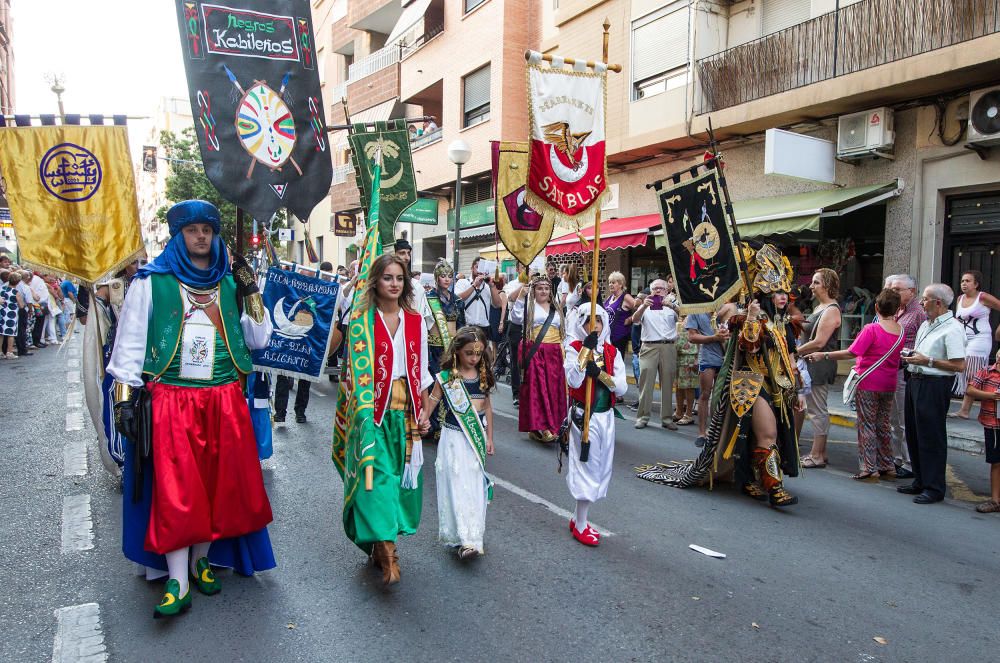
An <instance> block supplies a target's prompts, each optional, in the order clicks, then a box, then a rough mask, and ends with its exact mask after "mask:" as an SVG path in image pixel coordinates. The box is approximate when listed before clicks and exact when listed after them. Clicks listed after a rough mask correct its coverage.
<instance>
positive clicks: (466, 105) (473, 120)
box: [462, 65, 490, 127]
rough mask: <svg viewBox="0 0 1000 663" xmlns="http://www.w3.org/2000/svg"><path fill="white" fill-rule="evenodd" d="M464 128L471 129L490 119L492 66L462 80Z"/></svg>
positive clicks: (487, 66)
mask: <svg viewBox="0 0 1000 663" xmlns="http://www.w3.org/2000/svg"><path fill="white" fill-rule="evenodd" d="M462 104H463V106H462V108H463V114H462V126H463V127H471V126H474V125H477V124H479V123H480V122H486V121H487V120H489V119H490V65H486V66H485V67H482V68H481V69H477V70H476V71H474V72H472V73H471V74H469V75H468V76H466V77H465V78H463V79H462Z"/></svg>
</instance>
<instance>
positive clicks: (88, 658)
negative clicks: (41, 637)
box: [52, 603, 108, 663]
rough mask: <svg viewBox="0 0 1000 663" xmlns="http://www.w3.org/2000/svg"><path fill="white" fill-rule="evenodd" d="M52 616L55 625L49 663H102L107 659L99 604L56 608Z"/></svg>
mask: <svg viewBox="0 0 1000 663" xmlns="http://www.w3.org/2000/svg"><path fill="white" fill-rule="evenodd" d="M55 616H56V622H57V624H58V626H57V628H56V637H55V641H54V642H53V643H52V663H64V662H65V663H70V662H71V661H72V662H73V663H104V662H105V661H107V660H108V650H107V648H106V647H105V646H104V630H103V629H102V628H101V607H100V606H99V605H97V604H96V603H84V604H83V605H73V606H69V607H66V608H59V609H58V610H56V611H55Z"/></svg>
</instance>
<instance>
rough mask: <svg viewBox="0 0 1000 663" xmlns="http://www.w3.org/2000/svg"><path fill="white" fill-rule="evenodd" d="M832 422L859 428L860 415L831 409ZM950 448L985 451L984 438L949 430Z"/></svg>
mask: <svg viewBox="0 0 1000 663" xmlns="http://www.w3.org/2000/svg"><path fill="white" fill-rule="evenodd" d="M830 423H831V424H833V425H834V426H841V427H843V428H857V427H858V417H857V415H856V414H854V413H853V412H851V411H850V410H832V409H831V410H830ZM948 448H949V449H955V450H958V451H968V452H971V453H977V454H982V453H985V449H984V443H983V438H982V437H980V436H977V435H973V434H971V433H966V432H963V431H948Z"/></svg>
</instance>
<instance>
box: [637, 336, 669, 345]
mask: <svg viewBox="0 0 1000 663" xmlns="http://www.w3.org/2000/svg"><path fill="white" fill-rule="evenodd" d="M676 342H677V339H676V338H675V339H673V340H672V341H643V342H642V344H643V345H646V344H649V345H668V344H672V343H676Z"/></svg>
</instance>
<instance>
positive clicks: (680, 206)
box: [657, 170, 742, 314]
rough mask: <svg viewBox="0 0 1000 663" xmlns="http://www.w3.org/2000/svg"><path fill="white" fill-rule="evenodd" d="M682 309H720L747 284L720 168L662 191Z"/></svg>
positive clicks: (669, 249)
mask: <svg viewBox="0 0 1000 663" xmlns="http://www.w3.org/2000/svg"><path fill="white" fill-rule="evenodd" d="M657 195H658V196H659V198H660V213H661V215H662V219H663V233H664V235H665V236H666V240H667V256H668V259H669V261H670V271H671V273H672V274H673V275H674V285H675V287H676V293H677V299H678V303H679V304H680V310H681V313H684V314H687V313H707V312H711V311H715V310H716V309H717V308H718V307H719V306H721V305H722V304H723V303H725V301H726V300H727V299H729V298H730V297H732V296H733V295H734V294H736V293H737V292H739V290H740V288H741V287H742V282H741V280H740V269H739V264H738V263H737V258H736V251H735V249H734V246H733V236H732V233H731V232H730V228H729V223H728V222H727V220H726V213H725V210H724V208H723V201H722V192H721V191H720V189H719V178H718V175H717V173H716V171H715V170H708V171H706V172H705V173H704V174H702V175H700V176H698V177H695V178H693V179H689V180H687V181H685V182H683V183H681V184H677V185H675V186H673V187H672V188H670V189H666V190H662V191H659V192H657Z"/></svg>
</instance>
